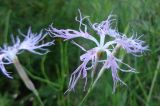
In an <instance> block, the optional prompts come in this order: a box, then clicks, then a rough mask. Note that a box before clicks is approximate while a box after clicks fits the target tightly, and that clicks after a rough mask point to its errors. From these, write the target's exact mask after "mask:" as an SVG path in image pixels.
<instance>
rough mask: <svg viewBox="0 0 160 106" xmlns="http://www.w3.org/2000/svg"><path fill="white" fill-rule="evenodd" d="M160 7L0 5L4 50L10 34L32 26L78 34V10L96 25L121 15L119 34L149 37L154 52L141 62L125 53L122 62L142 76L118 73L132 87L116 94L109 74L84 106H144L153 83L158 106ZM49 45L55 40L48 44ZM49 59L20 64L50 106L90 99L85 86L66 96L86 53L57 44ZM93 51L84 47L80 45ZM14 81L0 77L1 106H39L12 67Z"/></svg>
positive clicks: (79, 0)
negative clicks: (80, 57)
mask: <svg viewBox="0 0 160 106" xmlns="http://www.w3.org/2000/svg"><path fill="white" fill-rule="evenodd" d="M159 5H160V1H158V0H0V44H1V46H2V44H3V43H4V42H6V43H10V42H11V41H10V34H11V33H13V34H14V35H17V29H21V30H22V31H23V32H26V30H27V29H28V27H29V26H32V28H33V31H34V32H36V31H40V30H41V29H42V28H47V27H48V25H49V24H51V23H53V25H54V26H56V27H58V28H74V29H76V28H78V23H76V22H75V21H74V17H75V16H76V15H77V13H78V11H77V10H78V8H79V9H80V10H81V11H82V14H83V15H88V16H90V19H91V21H92V22H100V21H102V20H104V19H105V18H106V17H107V15H108V14H110V13H113V14H116V15H117V17H116V18H117V20H118V21H117V27H118V29H119V31H120V32H125V33H127V34H128V35H131V33H132V32H135V31H136V32H137V33H138V34H144V36H143V37H142V39H143V40H144V41H146V42H147V44H148V45H149V49H150V51H149V52H148V53H145V55H144V56H142V57H134V56H132V55H128V54H127V55H126V54H125V53H124V51H123V50H122V51H121V52H120V53H119V57H121V58H123V59H124V62H126V63H128V64H129V65H131V66H132V67H134V68H135V69H136V70H137V71H138V72H139V73H138V74H133V73H121V72H120V73H119V74H120V77H121V78H122V80H124V81H125V82H126V83H127V85H128V86H127V87H125V86H118V88H117V91H116V93H115V94H112V93H111V92H112V78H111V72H110V71H106V72H105V74H104V75H103V76H102V78H101V79H100V80H99V81H98V84H97V86H96V87H95V89H94V90H93V91H92V93H91V94H90V96H89V98H88V99H87V100H86V101H85V103H84V106H106V105H107V106H124V105H127V106H128V105H129V106H143V105H146V103H147V98H148V97H149V92H150V91H151V85H153V83H152V80H153V77H154V75H155V73H156V74H157V78H156V80H155V81H153V82H154V86H153V87H152V91H153V92H152V93H151V95H150V96H151V97H150V99H149V100H148V105H149V106H158V105H159V103H160V102H159V101H160V92H159V91H160V77H159V69H158V70H157V69H156V66H157V63H158V55H159V53H160V33H159V32H160V18H159V17H160V11H159V10H160V6H159ZM48 40H50V38H49V39H48ZM55 43H56V45H55V46H53V47H50V48H49V49H50V50H51V52H50V53H48V54H47V55H45V56H38V55H34V54H30V53H24V54H22V55H19V58H20V61H21V63H22V64H23V66H24V67H25V68H26V71H27V73H28V74H29V76H30V78H31V79H32V80H33V82H34V83H35V85H36V88H37V89H38V91H39V93H40V96H41V98H42V100H43V102H44V104H45V106H56V105H57V106H76V105H78V104H79V103H80V101H81V100H82V98H83V97H84V95H85V92H83V82H82V80H81V81H80V82H79V83H78V85H77V87H76V90H75V92H71V93H70V94H68V95H64V92H65V91H66V90H67V84H68V80H69V77H70V73H71V72H73V70H74V69H76V67H78V65H79V64H80V61H79V56H80V55H81V54H82V53H83V52H82V51H80V50H79V48H77V47H75V46H74V45H72V44H71V43H69V42H65V43H64V42H62V40H61V39H56V42H55ZM79 43H81V44H82V45H84V46H87V47H90V46H92V45H88V44H87V43H86V42H85V41H81V40H79ZM7 70H9V71H10V72H12V75H13V76H14V79H13V80H9V79H7V78H5V77H4V76H3V75H2V74H0V78H1V80H0V89H1V92H0V106H9V105H10V106H14V105H18V106H28V105H33V106H38V105H39V104H38V102H37V101H36V100H35V98H34V95H33V94H32V93H31V92H30V91H28V90H27V88H26V87H25V86H24V84H23V83H22V81H21V80H20V78H19V76H18V75H17V73H16V71H15V69H14V67H13V66H7Z"/></svg>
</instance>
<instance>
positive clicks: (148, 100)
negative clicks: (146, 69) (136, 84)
mask: <svg viewBox="0 0 160 106" xmlns="http://www.w3.org/2000/svg"><path fill="white" fill-rule="evenodd" d="M159 69H160V57H159V60H158V63H157V68H156V70H155V73H154V77H153V80H152V84H151V88H150V91H149V94H148V97H147V102H146V106H149V102H150V99H151V95H152V92H153V88H154V85H155V82H156V79H157V75H158V71H159Z"/></svg>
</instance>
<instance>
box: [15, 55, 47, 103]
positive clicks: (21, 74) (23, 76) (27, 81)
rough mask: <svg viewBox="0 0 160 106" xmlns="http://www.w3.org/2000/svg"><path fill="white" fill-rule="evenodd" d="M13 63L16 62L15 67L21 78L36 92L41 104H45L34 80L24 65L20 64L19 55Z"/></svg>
mask: <svg viewBox="0 0 160 106" xmlns="http://www.w3.org/2000/svg"><path fill="white" fill-rule="evenodd" d="M13 64H14V66H15V68H16V69H17V72H18V74H19V76H20V78H21V79H22V81H23V82H24V83H25V85H26V87H27V88H28V89H29V90H31V91H32V92H33V93H34V95H35V96H36V97H37V99H38V101H39V102H40V105H41V106H44V104H43V102H42V100H41V98H40V97H39V94H38V91H37V90H36V88H35V86H34V84H33V83H32V81H31V80H30V79H29V77H28V76H27V74H26V72H25V71H24V69H23V67H22V65H21V64H20V62H19V60H18V58H17V57H15V58H14V60H13Z"/></svg>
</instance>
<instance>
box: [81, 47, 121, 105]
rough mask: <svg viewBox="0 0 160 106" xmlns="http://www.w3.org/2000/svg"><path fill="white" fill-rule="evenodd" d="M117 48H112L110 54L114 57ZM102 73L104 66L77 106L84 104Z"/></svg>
mask: <svg viewBox="0 0 160 106" xmlns="http://www.w3.org/2000/svg"><path fill="white" fill-rule="evenodd" d="M119 48H120V45H116V47H115V48H114V50H113V52H112V54H113V55H116V53H117V51H118V50H119ZM96 65H97V63H96ZM104 71H105V65H103V66H102V68H101V69H100V71H99V73H98V76H97V77H96V79H95V80H94V82H93V79H92V81H91V86H90V87H89V89H88V91H87V94H86V95H85V96H84V98H83V99H82V101H81V102H80V104H79V106H81V105H82V104H83V103H84V101H85V100H86V99H87V97H88V95H89V94H90V92H91V91H92V89H93V88H94V87H95V85H96V83H97V81H98V79H99V78H100V77H101V76H102V75H103V73H104Z"/></svg>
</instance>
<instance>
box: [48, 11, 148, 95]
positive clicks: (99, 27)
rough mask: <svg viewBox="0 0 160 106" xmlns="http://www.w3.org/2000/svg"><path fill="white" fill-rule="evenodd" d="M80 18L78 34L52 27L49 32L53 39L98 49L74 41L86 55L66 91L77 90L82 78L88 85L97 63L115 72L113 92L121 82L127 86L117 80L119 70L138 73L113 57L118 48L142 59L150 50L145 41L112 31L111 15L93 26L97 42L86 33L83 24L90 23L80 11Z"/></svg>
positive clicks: (81, 57)
mask: <svg viewBox="0 0 160 106" xmlns="http://www.w3.org/2000/svg"><path fill="white" fill-rule="evenodd" d="M79 14H80V18H79V19H78V18H77V17H76V21H78V22H79V23H80V24H79V30H73V29H57V28H54V27H53V25H50V27H49V29H48V30H47V31H48V32H49V34H50V35H51V36H52V37H59V38H63V39H64V40H70V39H75V38H78V37H81V38H84V39H87V40H90V41H92V42H94V43H95V45H96V46H95V47H93V48H91V49H89V50H86V49H85V48H84V47H82V46H81V45H79V44H77V43H76V42H74V41H73V40H72V43H73V44H75V45H77V46H78V47H80V48H81V49H82V50H83V51H84V52H85V53H84V54H83V55H81V56H80V60H81V62H82V63H81V65H80V66H79V67H78V68H77V69H76V70H75V71H74V72H73V73H72V74H71V78H70V81H69V86H68V90H67V91H71V90H74V88H75V85H76V83H77V81H78V79H79V78H80V77H82V78H84V79H86V80H85V85H86V83H87V73H88V71H89V70H91V69H93V68H94V66H95V65H96V64H97V62H101V63H102V64H103V67H104V68H105V69H110V70H111V72H112V78H113V82H114V85H113V92H114V91H115V88H116V85H117V82H121V83H122V84H124V85H125V83H124V82H123V81H122V80H121V79H120V78H119V76H118V70H120V71H123V72H135V69H133V68H131V67H130V66H129V65H127V64H125V63H123V62H122V61H121V60H120V59H118V58H117V57H115V56H114V53H113V51H114V50H115V49H116V47H117V46H119V47H121V48H123V49H124V50H126V51H127V53H131V54H133V55H139V54H141V53H143V52H144V51H145V50H147V48H148V47H147V46H144V41H142V40H140V39H139V38H137V37H136V36H135V35H133V36H132V37H129V38H128V37H127V36H126V35H125V34H123V33H120V32H118V30H117V29H116V28H113V23H114V21H115V19H114V16H113V15H109V16H108V18H107V19H106V20H105V21H102V22H100V23H93V24H91V23H90V26H91V28H92V29H93V30H94V31H95V32H96V33H97V35H98V36H99V37H100V40H97V39H96V38H95V37H94V36H92V35H91V34H90V33H89V32H88V31H87V25H86V24H84V23H83V21H84V20H85V19H88V17H82V15H81V13H80V11H79ZM88 20H89V19H88ZM89 22H90V21H89ZM82 29H84V30H82ZM107 36H108V37H111V40H110V41H106V37H107ZM102 52H104V53H105V55H106V57H107V58H106V59H101V58H99V54H100V53H102ZM118 63H122V64H124V65H125V66H126V67H128V70H123V69H121V68H120V67H119V65H118ZM89 64H91V66H88V65H89ZM99 73H101V72H99ZM84 88H85V86H84Z"/></svg>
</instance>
